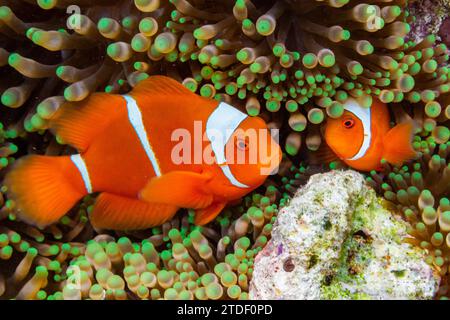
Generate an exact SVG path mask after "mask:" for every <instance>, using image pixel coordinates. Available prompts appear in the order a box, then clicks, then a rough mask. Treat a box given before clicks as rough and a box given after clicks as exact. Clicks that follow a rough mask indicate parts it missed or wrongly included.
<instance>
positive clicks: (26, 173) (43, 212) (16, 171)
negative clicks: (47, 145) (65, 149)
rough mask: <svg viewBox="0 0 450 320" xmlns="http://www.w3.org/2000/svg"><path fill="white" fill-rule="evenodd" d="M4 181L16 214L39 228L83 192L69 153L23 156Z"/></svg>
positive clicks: (64, 209) (49, 221)
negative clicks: (58, 155) (64, 154)
mask: <svg viewBox="0 0 450 320" xmlns="http://www.w3.org/2000/svg"><path fill="white" fill-rule="evenodd" d="M4 185H5V186H6V187H7V196H8V198H9V199H11V200H13V201H14V211H15V213H16V214H17V216H18V217H19V218H20V219H21V220H23V221H25V222H27V223H30V224H34V225H37V226H38V227H40V228H43V227H45V226H47V225H49V224H52V223H54V222H56V221H58V220H59V219H60V218H61V217H62V216H63V215H64V214H66V213H67V211H69V210H70V209H71V208H72V207H73V206H74V205H75V203H76V202H77V201H78V200H79V199H80V198H82V197H83V196H84V195H85V194H86V189H85V188H84V187H83V181H82V178H81V176H80V173H79V172H78V171H77V168H76V166H75V165H74V163H73V162H72V161H71V159H70V157H69V156H64V157H49V156H40V155H29V156H25V157H22V158H20V159H19V160H17V161H16V162H15V164H14V165H13V167H12V168H11V170H10V171H9V172H8V173H7V175H6V176H5V179H4Z"/></svg>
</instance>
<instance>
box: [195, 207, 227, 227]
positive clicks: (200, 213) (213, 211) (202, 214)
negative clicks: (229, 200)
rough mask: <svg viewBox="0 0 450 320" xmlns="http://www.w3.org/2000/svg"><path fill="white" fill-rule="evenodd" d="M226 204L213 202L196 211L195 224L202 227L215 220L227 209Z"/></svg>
mask: <svg viewBox="0 0 450 320" xmlns="http://www.w3.org/2000/svg"><path fill="white" fill-rule="evenodd" d="M225 206H226V202H213V203H212V204H211V205H209V206H208V207H206V208H204V209H197V210H195V219H194V223H195V224H196V225H199V226H202V225H204V224H207V223H208V222H210V221H211V220H213V219H214V218H215V217H217V215H218V214H219V213H220V212H221V211H222V209H223V208H225Z"/></svg>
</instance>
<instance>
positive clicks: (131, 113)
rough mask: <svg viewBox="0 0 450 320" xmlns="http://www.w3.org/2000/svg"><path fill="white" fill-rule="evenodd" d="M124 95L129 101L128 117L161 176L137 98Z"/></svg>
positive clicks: (154, 168) (157, 173) (156, 172)
mask: <svg viewBox="0 0 450 320" xmlns="http://www.w3.org/2000/svg"><path fill="white" fill-rule="evenodd" d="M123 97H124V99H125V100H126V102H127V110H128V119H129V120H130V123H131V125H132V126H133V128H134V131H135V132H136V134H137V136H138V138H139V141H140V142H141V144H142V146H143V147H144V150H145V153H146V154H147V157H148V159H149V160H150V162H151V163H152V166H153V170H154V171H155V174H156V175H157V176H158V177H159V176H161V169H160V167H159V163H158V160H157V159H156V156H155V153H154V152H153V149H152V146H151V145H150V141H149V140H148V136H147V131H145V127H144V122H143V121H142V113H141V111H140V110H139V107H138V105H137V103H136V100H134V99H133V98H132V97H131V96H129V95H123Z"/></svg>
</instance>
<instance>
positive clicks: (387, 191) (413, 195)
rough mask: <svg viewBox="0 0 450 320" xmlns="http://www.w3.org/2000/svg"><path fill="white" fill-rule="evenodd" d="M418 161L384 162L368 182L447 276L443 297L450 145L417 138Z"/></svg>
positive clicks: (449, 243)
mask: <svg viewBox="0 0 450 320" xmlns="http://www.w3.org/2000/svg"><path fill="white" fill-rule="evenodd" d="M414 147H415V149H416V150H417V151H418V153H419V157H418V159H417V160H416V161H413V162H410V163H407V164H405V165H403V166H401V167H392V166H391V165H389V164H387V163H385V162H383V165H384V170H383V172H382V173H379V172H375V171H372V172H370V174H369V175H368V176H367V178H366V181H367V182H368V184H369V185H370V186H372V187H373V188H374V189H375V190H376V191H377V192H378V193H380V194H382V195H383V196H384V198H385V199H387V200H388V201H389V203H392V204H394V206H395V207H396V208H397V210H398V211H399V212H400V213H401V214H402V216H403V217H404V218H405V219H406V220H407V221H408V222H409V223H410V228H409V230H408V233H409V234H410V235H411V236H412V237H413V238H412V239H410V240H408V241H411V242H412V243H413V244H415V245H417V246H419V247H421V248H423V249H424V250H426V252H427V254H428V257H427V262H428V263H429V264H431V265H434V266H435V267H436V268H437V269H438V270H439V273H440V274H441V276H443V277H444V280H445V281H443V283H442V284H441V289H440V292H439V296H442V297H445V296H448V295H449V291H448V283H447V282H448V276H449V262H450V255H449V252H450V251H449V250H450V233H449V232H450V200H449V199H450V187H449V186H450V142H449V141H448V138H447V141H445V142H444V143H439V142H437V141H436V140H435V139H434V138H433V137H432V136H431V135H429V136H428V137H420V136H416V137H415V141H414Z"/></svg>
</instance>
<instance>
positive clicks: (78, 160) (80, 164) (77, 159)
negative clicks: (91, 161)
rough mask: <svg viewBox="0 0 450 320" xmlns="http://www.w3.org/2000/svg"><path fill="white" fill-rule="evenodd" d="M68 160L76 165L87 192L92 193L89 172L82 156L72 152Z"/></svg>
mask: <svg viewBox="0 0 450 320" xmlns="http://www.w3.org/2000/svg"><path fill="white" fill-rule="evenodd" d="M70 160H72V162H73V163H74V164H75V166H76V167H77V169H78V171H80V174H81V178H82V179H83V182H84V186H85V187H86V191H87V193H92V184H91V178H90V177H89V172H88V169H87V167H86V163H85V162H84V160H83V158H82V157H81V155H79V154H74V155H72V156H70Z"/></svg>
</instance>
